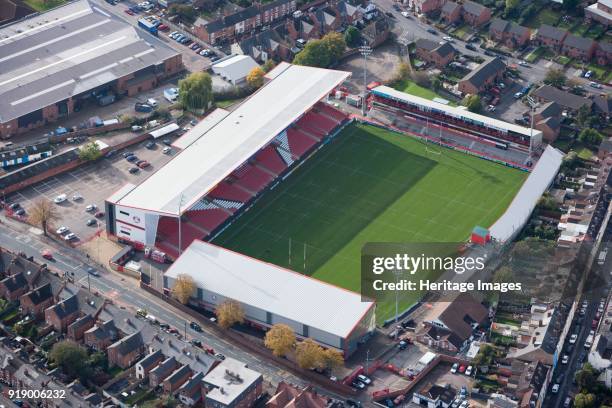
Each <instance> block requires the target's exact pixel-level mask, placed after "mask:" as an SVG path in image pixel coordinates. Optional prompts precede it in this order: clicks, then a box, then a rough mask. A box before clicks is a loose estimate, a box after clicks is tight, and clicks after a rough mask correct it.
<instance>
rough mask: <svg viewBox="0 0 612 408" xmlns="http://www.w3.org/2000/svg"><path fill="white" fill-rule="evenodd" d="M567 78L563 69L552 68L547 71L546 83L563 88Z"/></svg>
mask: <svg viewBox="0 0 612 408" xmlns="http://www.w3.org/2000/svg"><path fill="white" fill-rule="evenodd" d="M566 80H567V78H566V77H565V73H564V72H563V71H562V70H560V69H556V68H551V69H549V70H548V72H546V77H545V78H544V83H545V84H548V85H552V86H554V87H557V88H561V87H562V86H563V85H565V81H566Z"/></svg>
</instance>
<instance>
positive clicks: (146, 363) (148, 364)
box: [136, 350, 164, 371]
mask: <svg viewBox="0 0 612 408" xmlns="http://www.w3.org/2000/svg"><path fill="white" fill-rule="evenodd" d="M162 358H164V353H162V351H161V350H155V351H154V352H152V353H149V354H147V355H146V356H144V357H143V358H142V360H140V361H139V362H138V363H136V365H139V366H141V367H142V368H143V369H144V370H146V371H150V369H151V368H153V367H155V365H156V364H157V363H158V362H159V361H160V359H162Z"/></svg>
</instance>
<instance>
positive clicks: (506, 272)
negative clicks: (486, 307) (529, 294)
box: [493, 266, 514, 283]
mask: <svg viewBox="0 0 612 408" xmlns="http://www.w3.org/2000/svg"><path fill="white" fill-rule="evenodd" d="M513 278H514V275H513V274H512V269H510V268H509V267H508V266H502V267H501V268H498V269H497V270H496V271H495V274H494V275H493V282H494V283H510V282H512V281H513Z"/></svg>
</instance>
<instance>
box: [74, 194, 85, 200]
mask: <svg viewBox="0 0 612 408" xmlns="http://www.w3.org/2000/svg"><path fill="white" fill-rule="evenodd" d="M82 199H83V196H82V195H80V194H79V193H74V194H73V196H72V201H81V200H82Z"/></svg>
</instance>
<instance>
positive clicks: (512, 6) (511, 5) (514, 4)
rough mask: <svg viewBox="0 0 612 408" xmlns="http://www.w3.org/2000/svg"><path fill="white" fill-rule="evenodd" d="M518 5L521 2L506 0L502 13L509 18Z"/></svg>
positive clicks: (519, 0) (518, 0)
mask: <svg viewBox="0 0 612 408" xmlns="http://www.w3.org/2000/svg"><path fill="white" fill-rule="evenodd" d="M519 4H521V0H506V8H505V10H504V13H505V15H506V16H510V15H512V14H514V12H515V11H516V9H517V8H518V6H519Z"/></svg>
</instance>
